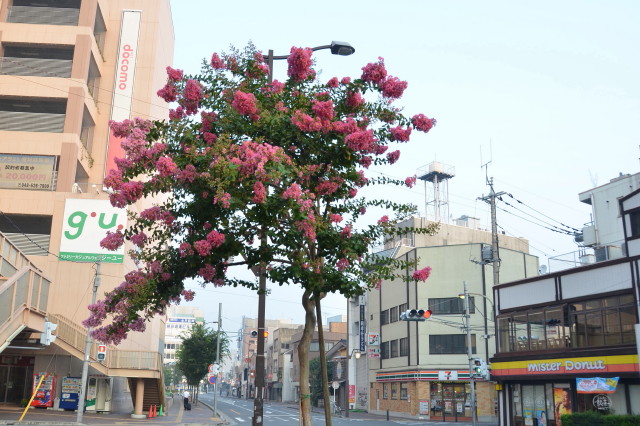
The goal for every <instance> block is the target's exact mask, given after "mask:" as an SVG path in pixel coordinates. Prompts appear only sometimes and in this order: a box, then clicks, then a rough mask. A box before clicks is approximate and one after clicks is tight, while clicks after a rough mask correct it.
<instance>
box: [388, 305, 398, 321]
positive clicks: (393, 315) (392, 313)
mask: <svg viewBox="0 0 640 426" xmlns="http://www.w3.org/2000/svg"><path fill="white" fill-rule="evenodd" d="M396 321H398V308H397V307H393V308H391V309H389V322H396Z"/></svg>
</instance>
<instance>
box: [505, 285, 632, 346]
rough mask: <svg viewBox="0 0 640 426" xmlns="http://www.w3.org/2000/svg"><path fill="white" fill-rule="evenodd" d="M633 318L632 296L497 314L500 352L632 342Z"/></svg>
mask: <svg viewBox="0 0 640 426" xmlns="http://www.w3.org/2000/svg"><path fill="white" fill-rule="evenodd" d="M635 317H636V306H635V304H634V302H633V296H632V295H622V296H613V297H605V298H601V299H592V300H587V301H582V302H576V303H572V304H569V305H556V306H550V307H547V308H537V309H528V310H523V311H516V312H512V313H509V314H506V315H500V316H499V317H498V319H497V320H498V336H499V340H498V345H499V352H510V351H534V350H548V349H560V348H566V347H570V348H584V347H597V346H609V345H626V344H634V343H635V335H634V334H633V322H634V321H635Z"/></svg>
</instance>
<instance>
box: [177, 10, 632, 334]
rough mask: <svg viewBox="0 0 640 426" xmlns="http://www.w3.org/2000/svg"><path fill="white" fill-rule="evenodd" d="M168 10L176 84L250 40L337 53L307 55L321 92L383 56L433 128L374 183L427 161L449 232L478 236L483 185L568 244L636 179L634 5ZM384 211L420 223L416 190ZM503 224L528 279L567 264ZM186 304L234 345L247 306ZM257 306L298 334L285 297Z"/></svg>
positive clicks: (537, 233)
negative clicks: (457, 225) (583, 197)
mask: <svg viewBox="0 0 640 426" xmlns="http://www.w3.org/2000/svg"><path fill="white" fill-rule="evenodd" d="M171 3H172V11H173V17H174V27H175V34H176V40H175V42H176V44H175V59H174V65H175V67H176V68H181V69H184V70H185V71H187V72H190V73H195V72H197V71H198V70H199V67H200V64H201V62H202V59H204V58H207V59H208V58H210V57H211V54H212V53H213V52H221V51H226V50H228V47H229V46H230V45H234V46H236V47H239V48H242V47H244V46H245V45H246V44H247V43H248V42H249V41H252V42H253V43H254V44H255V45H256V46H257V48H258V49H261V50H263V51H266V50H268V49H273V50H274V53H275V54H276V55H282V54H286V53H288V52H289V49H290V48H291V46H293V45H295V46H300V47H313V46H319V45H324V44H329V43H330V42H331V40H340V41H347V42H349V43H351V44H352V45H353V46H354V47H355V49H356V52H355V54H354V55H352V56H349V57H339V56H333V55H331V54H330V53H329V52H328V51H320V52H317V53H316V54H315V55H314V57H315V59H316V60H317V66H316V69H317V70H319V71H321V76H320V79H321V80H329V79H330V78H331V77H333V76H338V77H343V76H352V77H359V76H360V74H361V68H362V67H363V66H364V65H366V64H367V63H368V62H373V61H376V60H377V58H378V57H379V56H381V57H383V58H384V59H385V62H386V65H387V69H388V71H389V73H390V74H392V75H395V76H397V77H399V78H401V79H403V80H406V81H408V82H409V88H408V89H407V91H405V94H404V96H403V97H402V98H401V99H400V100H399V101H397V105H399V106H403V107H404V108H405V112H406V114H407V115H413V114H415V113H420V112H421V113H424V114H425V115H427V116H429V117H435V118H436V119H437V120H438V125H437V126H436V127H435V128H434V129H433V130H432V131H431V132H430V133H429V134H427V135H424V134H416V133H415V132H414V135H415V137H413V138H412V141H411V142H410V144H409V145H404V146H401V147H400V149H401V152H402V155H401V157H400V160H399V161H398V163H396V164H395V165H394V166H392V167H391V168H388V169H386V170H377V171H376V173H379V172H382V173H385V174H387V175H389V176H393V177H398V178H403V179H404V178H405V177H407V176H410V175H413V174H415V173H416V170H417V169H418V168H420V167H422V166H425V165H427V164H429V163H431V162H433V161H440V162H442V163H444V164H446V165H450V166H453V167H455V177H454V178H453V179H451V180H450V181H449V201H450V206H449V207H450V214H451V216H452V217H453V218H457V217H460V216H462V215H469V216H473V217H478V218H480V219H481V222H482V224H483V225H484V226H486V227H487V228H488V227H489V226H490V225H489V213H488V212H489V209H488V206H487V205H486V204H485V203H483V202H482V201H478V200H477V198H478V197H481V196H483V195H486V194H487V193H488V187H487V186H486V179H485V176H486V174H487V173H488V176H489V177H493V179H494V184H495V186H494V187H495V190H496V191H505V192H507V193H510V194H512V195H513V196H514V197H515V198H516V199H518V200H520V201H521V202H522V203H524V204H522V205H520V206H521V207H522V208H525V207H523V206H525V205H526V206H530V207H533V208H534V209H535V210H537V212H538V213H536V212H535V211H531V210H526V211H527V212H528V213H530V214H532V215H533V216H537V217H539V218H541V219H543V220H545V221H546V222H547V223H550V224H552V225H556V226H560V225H559V224H558V222H561V223H564V224H566V225H569V226H572V227H575V228H578V229H581V228H582V226H583V225H584V224H585V223H586V222H589V221H590V208H589V206H587V205H585V204H582V203H580V202H579V201H578V193H580V192H583V191H586V190H588V189H590V188H592V187H594V186H596V185H602V184H604V183H607V182H608V181H609V180H610V179H612V178H614V177H616V176H618V175H619V174H620V173H625V174H626V173H631V174H633V173H637V172H638V157H639V154H640V151H639V144H640V138H639V137H638V136H639V124H640V104H639V101H640V78H639V76H640V56H639V55H638V46H640V26H639V25H638V22H640V2H638V1H635V0H629V1H616V0H612V1H604V0H602V1H587V0H581V1H566V0H565V1H562V2H558V1H546V0H545V1H537V2H515V1H491V0H489V1H483V2H480V1H477V0H469V1H445V0H440V1H431V0H412V1H402V0H401V1H397V2H389V1H379V0H367V1H360V0H352V1H344V0H343V1H333V0H329V1H323V2H307V3H304V6H303V4H302V3H301V2H299V1H293V0H286V1H285V0H283V1H280V0H276V1H270V2H264V1H253V0H248V1H243V2H220V1H211V0H172V2H171ZM275 78H279V79H281V80H283V79H285V78H286V63H284V62H282V61H281V62H280V63H278V62H276V65H275ZM414 135H412V136H414ZM483 163H489V164H488V166H487V168H481V164H483ZM376 173H373V174H371V176H376ZM385 196H387V197H389V198H392V199H394V201H402V202H413V203H415V204H417V205H419V207H420V209H421V211H422V212H424V199H425V188H424V186H422V185H418V186H416V187H414V188H413V189H411V190H410V189H407V188H404V189H401V190H398V189H394V191H389V192H387V193H385ZM503 207H504V208H505V209H508V207H506V206H503ZM525 209H526V208H525ZM514 213H516V214H518V215H519V216H521V217H523V218H526V220H525V219H522V218H519V217H516V216H514V215H513V214H509V213H507V212H505V211H502V210H498V224H499V226H500V227H501V229H502V230H504V231H505V232H506V233H507V234H508V235H513V236H519V237H524V238H526V239H528V240H529V241H530V248H531V252H532V254H534V255H537V256H540V263H541V264H547V263H548V260H547V259H548V258H549V257H553V256H558V255H561V254H564V253H569V252H573V251H575V250H577V246H576V244H575V243H574V242H573V239H572V238H571V237H570V236H566V235H561V234H559V233H556V232H552V231H549V230H547V229H545V228H543V227H541V226H539V225H534V224H532V223H531V221H533V218H532V217H531V216H526V215H524V214H520V213H518V212H514ZM543 215H545V216H543ZM373 219H374V218H372V220H373ZM194 289H196V290H197V291H198V295H197V296H196V299H195V300H194V302H192V303H191V304H193V305H196V306H199V307H200V308H201V309H203V310H204V311H205V313H206V315H207V320H208V321H213V320H214V319H216V318H217V312H218V303H223V308H222V312H223V327H224V328H225V329H227V330H237V329H238V328H239V326H240V319H241V316H242V315H243V314H244V315H247V316H249V317H255V316H256V314H257V296H255V295H253V294H251V293H250V292H249V291H246V290H242V289H232V288H222V289H212V288H208V289H205V290H203V289H199V287H197V286H195V287H194ZM267 301H268V303H267V317H268V318H272V319H277V318H289V319H292V320H293V321H294V322H302V321H303V311H302V307H301V306H300V292H299V291H298V290H296V289H293V288H283V289H278V288H276V289H273V293H272V294H271V295H270V296H269V297H268V299H267ZM345 311H346V301H345V300H344V299H343V298H340V297H330V298H329V299H328V300H327V301H326V302H325V305H324V312H326V313H327V314H328V315H329V316H331V315H337V314H341V313H345Z"/></svg>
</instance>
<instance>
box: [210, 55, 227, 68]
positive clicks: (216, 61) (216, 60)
mask: <svg viewBox="0 0 640 426" xmlns="http://www.w3.org/2000/svg"><path fill="white" fill-rule="evenodd" d="M211 67H212V68H213V69H216V70H220V69H224V68H225V65H224V61H223V60H222V58H220V56H219V55H218V54H217V53H214V54H213V55H211Z"/></svg>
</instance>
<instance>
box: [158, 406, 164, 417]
mask: <svg viewBox="0 0 640 426" xmlns="http://www.w3.org/2000/svg"><path fill="white" fill-rule="evenodd" d="M158 415H159V416H160V417H163V416H164V412H163V411H162V404H160V412H159V413H158Z"/></svg>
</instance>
